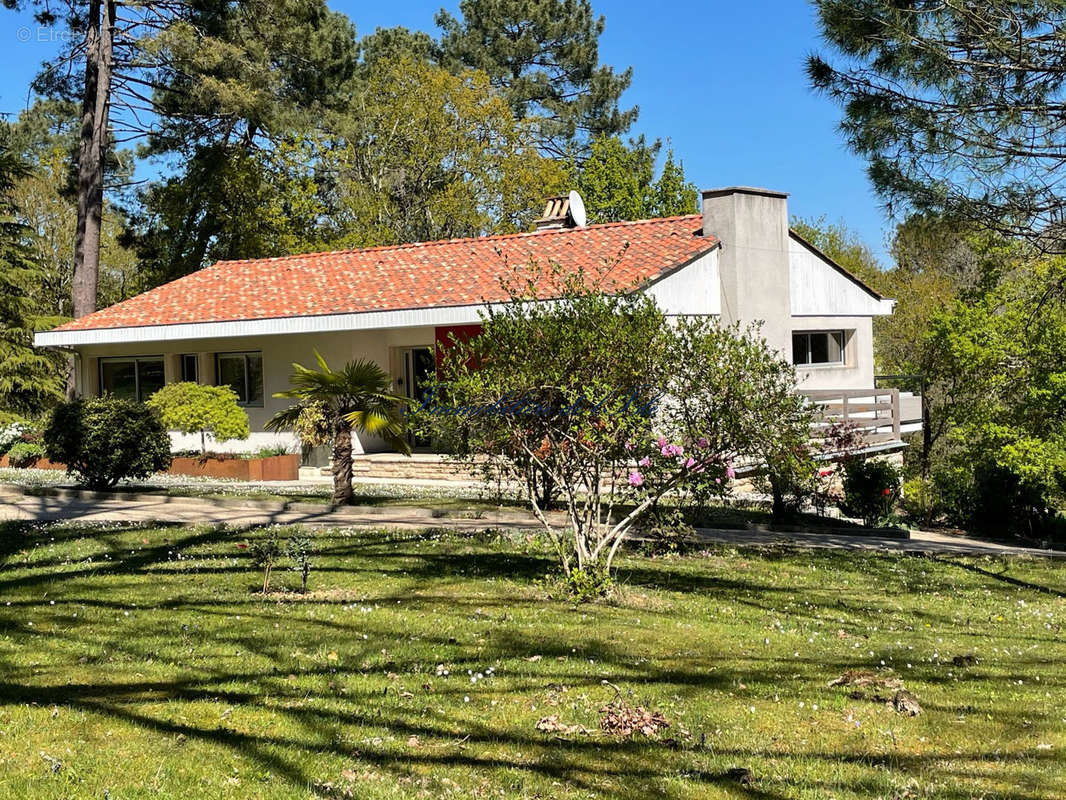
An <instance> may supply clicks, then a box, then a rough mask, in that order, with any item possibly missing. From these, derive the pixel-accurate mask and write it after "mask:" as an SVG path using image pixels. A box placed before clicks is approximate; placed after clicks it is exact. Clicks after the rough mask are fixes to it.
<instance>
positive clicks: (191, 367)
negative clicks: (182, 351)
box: [181, 353, 200, 383]
mask: <svg viewBox="0 0 1066 800" xmlns="http://www.w3.org/2000/svg"><path fill="white" fill-rule="evenodd" d="M181 379H182V380H183V381H189V382H190V383H199V382H200V361H199V359H198V358H197V356H196V353H189V354H187V355H183V356H182V357H181Z"/></svg>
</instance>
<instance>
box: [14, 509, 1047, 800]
mask: <svg viewBox="0 0 1066 800" xmlns="http://www.w3.org/2000/svg"><path fill="white" fill-rule="evenodd" d="M259 535H261V532H252V533H244V532H238V531H227V530H220V529H214V528H199V529H193V528H182V527H173V528H155V529H145V528H119V527H114V526H111V527H94V528H84V527H82V528H78V527H69V526H67V527H63V526H38V527H13V526H8V527H7V528H5V529H3V530H2V531H0V558H2V559H3V561H2V565H3V566H2V570H0V665H2V673H0V797H12V798H15V797H17V798H45V797H48V798H52V797H87V798H115V799H116V800H117V798H139V797H151V798H193V797H195V798H238V797H241V798H307V797H358V798H399V797H425V798H438V797H456V798H474V797H476V798H481V797H486V798H487V797H508V798H510V797H528V798H535V797H540V798H578V797H633V798H647V797H667V798H675V797H676V798H708V797H710V798H716V797H723V798H724V797H753V798H818V799H819V800H822V798H852V797H864V798H900V799H901V800H902V799H903V798H983V799H984V800H988V799H989V798H1016V799H1017V800H1023V799H1024V800H1035V798H1062V797H1063V796H1064V790H1063V787H1066V705H1064V704H1063V698H1064V696H1066V687H1064V680H1066V643H1064V642H1063V640H1062V625H1063V622H1064V618H1066V606H1064V596H1066V565H1064V564H1060V563H1057V562H1052V561H1043V560H1021V559H1014V560H1009V561H1006V560H992V559H964V558H950V559H949V558H922V557H906V556H895V555H877V554H873V553H845V552H829V551H826V552H790V551H780V550H779V551H736V550H728V549H717V550H713V551H709V552H705V553H700V554H693V555H690V556H685V557H672V558H665V559H648V558H641V557H636V556H630V557H627V558H625V559H623V560H622V563H621V570H620V579H621V581H622V589H621V591H620V592H619V597H618V599H617V600H615V601H614V602H613V603H610V604H594V605H588V604H586V605H581V606H573V605H571V604H570V603H568V602H566V601H565V600H561V599H558V598H554V597H553V596H554V595H555V591H554V590H553V589H552V585H551V584H550V583H546V582H544V580H543V578H544V575H545V573H547V572H548V571H549V569H550V567H551V563H552V562H551V560H550V559H549V557H548V556H547V554H546V552H545V551H544V550H543V549H542V547H541V544H540V542H539V541H538V540H534V541H532V542H530V541H527V540H526V539H524V538H521V537H519V538H516V539H506V538H498V537H494V536H492V535H489V534H485V535H481V536H475V537H458V536H455V535H448V534H444V533H441V532H425V533H421V534H414V533H388V532H382V531H376V532H368V531H354V530H351V531H345V530H330V531H328V532H322V533H318V534H316V536H317V537H318V545H319V547H320V549H321V551H322V554H321V556H320V558H319V559H318V562H317V563H316V565H315V568H314V570H313V571H312V573H311V583H310V586H311V590H312V591H311V593H310V594H309V595H307V596H301V595H298V594H296V593H294V592H292V591H278V592H275V593H273V594H271V595H269V596H263V595H261V594H258V593H257V592H256V587H257V586H258V585H259V584H260V583H261V577H260V576H259V575H258V573H257V572H256V571H255V570H254V568H253V566H252V564H251V557H250V555H249V552H250V551H249V549H247V547H242V546H241V545H247V544H248V543H250V542H251V541H252V540H253V539H254V537H256V536H259ZM274 582H275V585H276V586H278V587H279V588H282V589H284V588H286V587H295V586H297V585H298V582H299V578H298V576H297V575H296V574H295V573H294V572H291V571H285V572H279V573H277V574H276V576H275V581H274ZM970 656H973V658H970ZM953 659H956V660H957V662H958V663H954V661H953ZM849 670H862V671H866V672H868V673H870V674H872V677H873V678H875V679H877V680H891V679H896V680H902V681H903V683H904V684H905V686H906V688H907V689H908V690H909V691H910V692H911V693H913V695H914V696H915V697H916V698H917V699H918V701H919V702H920V704H921V706H922V707H923V709H924V713H922V714H921V715H920V716H916V717H911V716H905V715H903V714H900V713H897V712H896V711H895V710H893V708H892V707H891V706H890V705H888V704H887V703H886V702H885V700H887V699H890V698H891V696H892V694H893V690H892V689H891V688H890V687H887V686H878V685H874V686H830V685H829V683H830V681H832V680H833V679H835V678H838V677H840V676H841V675H843V674H845V673H846V672H847V671H849ZM604 681H609V682H610V684H613V685H614V686H616V687H618V689H619V690H620V692H621V698H622V700H623V701H624V702H625V703H627V704H629V705H632V706H641V707H644V708H646V709H647V710H648V711H650V712H660V713H661V714H662V715H663V717H665V719H666V720H667V721H668V722H669V725H670V726H669V727H668V728H666V729H665V730H663V731H661V732H660V733H659V734H658V735H657V736H656V737H654V738H647V737H644V736H643V735H641V734H639V733H638V734H635V735H634V736H632V737H630V738H622V737H618V736H612V735H608V734H606V733H604V732H602V731H601V730H600V719H601V712H600V709H601V708H602V707H604V706H605V704H607V703H608V702H610V701H612V699H614V698H615V690H614V689H612V688H611V686H608V685H606V684H604V683H603V682H604ZM545 718H550V719H552V721H553V722H557V723H558V725H559V726H561V727H562V728H563V730H561V731H556V732H551V731H543V730H538V727H537V724H538V721H541V720H544V719H545ZM545 727H551V723H545ZM734 768H745V769H748V770H750V773H751V776H752V778H753V781H754V782H753V783H752V784H751V785H742V784H741V783H739V782H738V781H737V780H735V779H734V777H731V776H730V774H729V771H730V770H731V769H734Z"/></svg>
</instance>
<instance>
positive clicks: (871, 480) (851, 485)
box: [840, 458, 900, 527]
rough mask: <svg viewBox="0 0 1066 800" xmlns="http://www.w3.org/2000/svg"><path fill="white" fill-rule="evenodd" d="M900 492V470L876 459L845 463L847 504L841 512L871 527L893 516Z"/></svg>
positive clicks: (852, 460) (859, 459)
mask: <svg viewBox="0 0 1066 800" xmlns="http://www.w3.org/2000/svg"><path fill="white" fill-rule="evenodd" d="M899 491H900V472H899V468H898V467H896V466H895V465H894V464H890V463H889V462H887V461H883V460H881V459H874V458H851V459H848V460H847V461H845V462H844V502H843V503H841V506H840V509H841V511H843V512H844V513H845V514H847V515H848V516H851V517H858V518H860V519H861V520H862V521H863V523H864V524H866V525H869V526H871V527H874V526H877V525H882V524H884V523H885V522H886V521H887V520H888V519H890V517H891V516H892V509H893V507H894V506H895V504H896V500H897V498H898V497H899Z"/></svg>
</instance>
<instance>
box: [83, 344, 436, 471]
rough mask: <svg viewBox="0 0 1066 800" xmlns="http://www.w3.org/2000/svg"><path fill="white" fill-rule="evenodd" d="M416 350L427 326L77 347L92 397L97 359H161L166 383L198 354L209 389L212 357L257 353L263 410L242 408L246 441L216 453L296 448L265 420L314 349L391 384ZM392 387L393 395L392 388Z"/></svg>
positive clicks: (369, 445) (369, 448)
mask: <svg viewBox="0 0 1066 800" xmlns="http://www.w3.org/2000/svg"><path fill="white" fill-rule="evenodd" d="M419 346H425V347H433V346H434V329H433V328H432V327H418V328H393V329H388V330H373V331H351V332H347V333H316V334H284V335H278V336H248V337H244V336H241V337H233V338H220V339H195V340H185V341H182V340H176V341H167V342H154V343H152V342H148V343H145V342H136V343H130V344H108V345H95V346H85V347H80V348H78V350H79V353H80V368H79V378H80V381H81V383H80V386H79V391H81V392H82V393H83V394H86V395H95V394H97V392H98V391H99V377H98V376H99V367H98V364H99V362H98V359H99V358H100V357H105V356H138V355H143V356H148V355H162V356H164V367H165V369H166V380H167V382H168V383H169V382H172V381H177V380H180V365H179V363H178V359H177V356H178V355H181V354H188V353H198V354H200V361H199V366H200V382H201V383H209V384H210V383H214V354H215V353H227V352H249V351H253V352H261V353H262V354H263V406H262V407H257V406H249V407H247V408H245V411H247V412H248V420H249V424H250V427H251V430H252V435H251V437H250V438H249V439H248V440H246V441H240V442H228V443H226V444H225V445H222V446H218V447H217V448H216V449H222V450H228V451H231V452H237V451H249V450H256V449H259V448H260V447H267V446H274V445H277V444H284V445H287V446H290V447H292V448H294V449H295V448H296V447H297V446H298V444H299V443H298V442H297V441H296V439H295V437H293V436H291V435H278V434H274V433H271V432H268V431H266V430H264V425H265V424H266V422H267V420H269V419H270V417H272V416H273V415H274V414H275V413H276V412H278V411H280V410H281V409H283V408H286V407H287V406H288V405H289V401H288V400H284V399H277V398H275V397H273V395H274V393H275V392H281V391H284V390H286V389H288V388H289V376H290V375H291V374H292V364H293V362H297V363H300V364H303V365H304V366H310V367H313V366H314V363H315V358H314V350H316V349H317V350H318V352H320V353H321V354H322V357H323V358H325V359H326V362H327V363H328V364H329V365H330V366H333V367H339V366H341V365H343V364H344V363H345V362H346V361H352V360H354V359H359V358H369V359H372V360H373V361H376V362H377V363H378V364H379V365H381V367H382V368H384V369H385V370H387V371H388V372H389V373H390V374H391V375H392V376H393V378H394V379H396V378H398V377H399V365H398V363H397V362H396V359H395V358H394V355H395V352H396V349H399V348H404V347H419ZM394 388H396V390H397V391H398V388H397V387H394ZM172 439H173V440H174V443H175V445H176V448H175V449H198V448H199V446H200V441H199V436H191V437H181V436H177V435H174V436H172ZM354 439H355V437H353V441H354V444H355V446H356V448H357V452H364V451H365V452H374V451H377V450H383V449H386V448H385V447H384V444H383V443H382V442H381V441H380V440H378V439H377V438H376V437H373V438H369V439H364V440H363V441H356V440H354Z"/></svg>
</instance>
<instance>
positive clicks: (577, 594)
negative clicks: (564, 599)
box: [561, 567, 615, 603]
mask: <svg viewBox="0 0 1066 800" xmlns="http://www.w3.org/2000/svg"><path fill="white" fill-rule="evenodd" d="M561 583H562V587H563V591H565V592H566V595H567V596H568V597H569V598H570V599H571V600H573V602H575V603H592V602H595V601H597V600H602V599H603V598H605V597H608V596H609V595H610V594H611V591H612V590H613V589H614V586H615V583H614V579H613V578H612V577H611V576H610V575H609V574H607V573H605V572H602V571H599V570H595V571H593V570H584V569H581V568H580V567H579V568H577V569H573V570H570V572H569V573H567V574H566V575H564V576H563V577H562V579H561Z"/></svg>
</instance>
